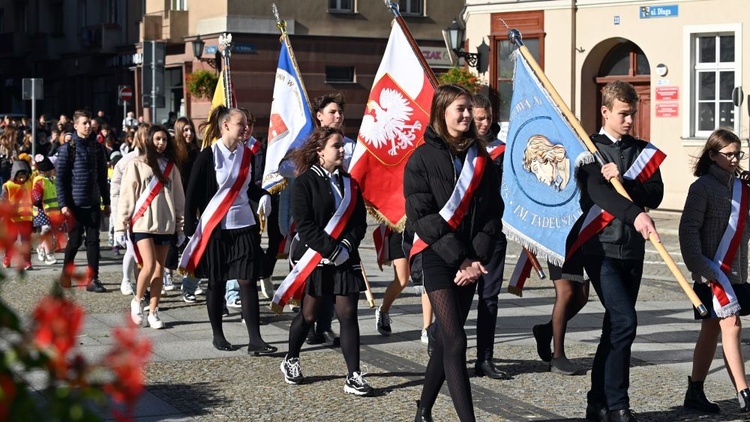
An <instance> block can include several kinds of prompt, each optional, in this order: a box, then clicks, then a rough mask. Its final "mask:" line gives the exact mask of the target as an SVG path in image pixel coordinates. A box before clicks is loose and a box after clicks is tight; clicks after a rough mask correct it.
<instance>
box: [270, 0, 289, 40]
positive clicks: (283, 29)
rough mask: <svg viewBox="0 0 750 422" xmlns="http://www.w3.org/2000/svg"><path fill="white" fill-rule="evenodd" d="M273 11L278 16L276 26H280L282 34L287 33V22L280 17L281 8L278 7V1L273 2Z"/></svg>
mask: <svg viewBox="0 0 750 422" xmlns="http://www.w3.org/2000/svg"><path fill="white" fill-rule="evenodd" d="M271 13H273V17H274V18H276V28H279V31H281V33H282V34H286V22H285V21H284V20H283V19H281V17H279V9H278V8H277V7H276V3H271Z"/></svg>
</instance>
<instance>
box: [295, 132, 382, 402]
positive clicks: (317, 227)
mask: <svg viewBox="0 0 750 422" xmlns="http://www.w3.org/2000/svg"><path fill="white" fill-rule="evenodd" d="M343 139H344V136H343V134H342V132H341V130H340V129H338V128H334V127H326V126H323V127H319V128H317V129H315V131H314V132H313V133H312V135H310V137H309V138H308V139H307V141H305V144H304V145H302V146H301V147H299V148H298V149H296V150H295V151H294V152H293V153H292V161H293V162H294V164H295V167H296V168H297V171H298V172H299V173H300V175H299V176H298V177H297V179H296V180H295V181H294V185H293V186H292V215H293V217H294V221H295V223H296V225H297V237H295V240H294V241H293V242H292V245H291V247H290V251H289V255H290V257H291V258H292V262H293V263H295V264H296V263H297V262H299V260H300V259H301V258H302V257H303V255H304V254H305V252H306V251H307V250H308V249H312V250H314V251H316V252H318V253H319V254H320V255H321V257H322V259H321V260H320V261H319V263H318V264H317V266H316V267H315V269H314V270H313V271H312V273H310V275H309V276H308V277H307V279H306V280H305V287H304V297H303V298H302V309H301V310H300V312H299V313H298V314H297V315H296V316H295V317H294V319H293V320H292V324H291V326H290V327H289V352H288V353H287V355H286V357H285V358H284V361H283V362H281V372H282V373H283V374H284V380H285V381H286V382H287V383H289V384H301V383H303V382H304V377H303V375H302V369H301V366H300V359H299V353H300V350H301V349H302V344H303V343H304V342H305V338H306V337H307V333H308V331H310V329H311V328H312V326H313V324H315V321H316V320H317V319H318V314H319V311H320V307H321V306H325V301H326V299H327V298H333V300H334V303H335V305H334V306H335V309H336V316H338V319H339V324H340V325H341V352H342V353H343V354H344V360H345V361H346V367H347V376H346V383H345V384H344V392H346V393H349V394H354V395H358V396H366V395H369V394H371V393H372V391H373V390H372V387H370V385H369V384H368V383H367V381H365V379H364V377H363V375H364V374H363V373H362V371H361V370H360V367H359V323H358V322H357V300H358V299H359V292H360V291H362V290H364V288H365V284H364V278H363V276H362V268H361V266H360V260H359V252H358V251H357V249H358V248H359V243H360V242H361V241H362V238H364V236H365V232H366V230H367V216H366V211H365V204H364V200H363V199H362V194H361V193H360V192H359V189H356V181H354V180H353V179H351V177H350V176H349V174H348V173H346V171H344V169H343V160H344V142H343ZM346 179H349V180H350V181H351V184H350V185H349V188H348V189H350V191H349V192H347V191H346V189H347V187H346V186H347V184H346V183H345V182H346ZM355 191H356V196H353V197H351V201H355V202H354V203H353V204H352V205H351V206H353V207H354V208H353V209H352V210H351V215H350V217H349V219H348V221H344V220H341V223H340V224H345V225H344V226H343V231H342V232H341V234H340V235H339V236H338V237H334V236H331V235H330V234H329V233H328V232H326V231H325V228H326V226H327V224H328V223H329V221H330V220H331V218H332V217H333V215H334V212H335V211H336V210H337V208H338V207H339V205H340V204H341V203H342V201H344V200H345V196H346V195H347V194H354V193H355ZM344 204H346V202H344ZM313 265H314V264H313Z"/></svg>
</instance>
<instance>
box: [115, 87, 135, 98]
mask: <svg viewBox="0 0 750 422" xmlns="http://www.w3.org/2000/svg"><path fill="white" fill-rule="evenodd" d="M117 95H118V96H119V97H120V100H121V101H130V100H132V99H133V88H131V87H130V86H128V85H121V86H120V91H119V92H118V94H117Z"/></svg>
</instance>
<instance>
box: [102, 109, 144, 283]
mask: <svg viewBox="0 0 750 422" xmlns="http://www.w3.org/2000/svg"><path fill="white" fill-rule="evenodd" d="M150 127H151V125H150V124H148V123H140V124H139V125H138V130H137V131H136V133H135V136H134V137H133V150H132V151H130V152H128V153H127V154H125V155H124V156H123V157H122V158H121V159H120V161H118V162H117V164H115V168H114V170H113V171H112V179H111V180H110V188H109V194H110V203H111V204H112V215H114V216H117V215H118V214H117V204H118V203H119V202H120V185H121V183H122V175H123V173H125V168H126V167H127V165H128V164H129V163H130V162H131V161H133V160H134V159H135V158H136V157H138V156H139V155H141V150H142V149H143V143H144V142H145V139H146V137H147V136H148V130H149V128H150ZM118 240H119V241H120V243H119V245H120V247H121V248H125V254H124V255H123V257H122V281H121V282H120V293H122V294H123V295H125V296H129V295H132V294H134V293H135V291H134V290H133V284H132V282H131V278H130V275H131V274H133V276H134V278H135V279H136V280H138V273H139V271H140V270H139V269H138V263H137V262H136V259H135V253H134V252H133V246H132V244H131V243H128V242H126V241H125V239H122V238H120V239H115V243H118Z"/></svg>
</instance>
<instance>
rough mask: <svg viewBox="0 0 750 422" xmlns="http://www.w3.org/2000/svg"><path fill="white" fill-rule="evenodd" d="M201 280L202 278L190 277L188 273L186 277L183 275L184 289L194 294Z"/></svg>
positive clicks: (185, 291)
mask: <svg viewBox="0 0 750 422" xmlns="http://www.w3.org/2000/svg"><path fill="white" fill-rule="evenodd" d="M199 281H200V278H195V277H190V276H187V275H186V276H185V277H182V291H183V292H184V293H190V294H191V295H194V294H195V289H196V288H197V287H198V282H199Z"/></svg>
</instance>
